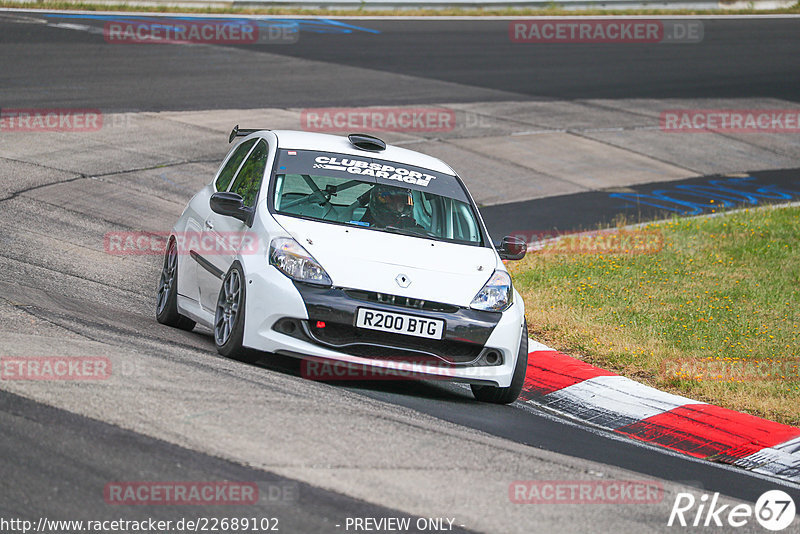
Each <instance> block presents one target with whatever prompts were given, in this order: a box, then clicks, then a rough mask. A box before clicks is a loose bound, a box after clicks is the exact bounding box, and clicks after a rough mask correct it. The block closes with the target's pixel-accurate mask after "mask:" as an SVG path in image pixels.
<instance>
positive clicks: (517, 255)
mask: <svg viewBox="0 0 800 534" xmlns="http://www.w3.org/2000/svg"><path fill="white" fill-rule="evenodd" d="M495 249H496V250H497V253H498V254H499V255H500V259H503V260H521V259H522V258H524V257H525V253H526V252H528V244H527V243H526V242H525V241H524V240H523V239H521V238H519V237H514V236H510V235H507V236H505V237H504V238H503V239H502V241H500V244H499V245H495Z"/></svg>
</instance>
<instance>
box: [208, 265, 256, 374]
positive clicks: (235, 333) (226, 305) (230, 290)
mask: <svg viewBox="0 0 800 534" xmlns="http://www.w3.org/2000/svg"><path fill="white" fill-rule="evenodd" d="M245 299H246V295H245V287H244V272H243V271H242V266H241V265H239V263H238V262H236V263H234V264H233V265H232V266H231V268H230V270H229V271H228V274H226V275H225V278H224V279H223V281H222V287H221V288H220V289H219V297H218V298H217V308H216V313H215V314H214V344H215V345H216V346H217V352H219V353H220V354H222V355H223V356H225V357H228V358H233V359H234V360H240V361H244V362H249V363H252V362H255V361H256V360H258V359H259V354H258V352H257V351H254V350H251V349H248V348H246V347H244V346H243V345H242V343H243V339H244V320H245V317H244V309H245V306H244V305H245Z"/></svg>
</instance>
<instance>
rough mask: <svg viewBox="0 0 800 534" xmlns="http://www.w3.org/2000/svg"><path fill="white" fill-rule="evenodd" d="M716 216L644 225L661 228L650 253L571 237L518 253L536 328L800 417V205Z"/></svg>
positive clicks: (586, 354)
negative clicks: (572, 243)
mask: <svg viewBox="0 0 800 534" xmlns="http://www.w3.org/2000/svg"><path fill="white" fill-rule="evenodd" d="M717 215H718V216H715V217H700V218H674V219H672V220H669V221H666V222H659V223H652V224H649V225H646V226H643V227H642V228H641V229H640V230H643V231H644V232H646V235H647V236H649V237H648V239H650V238H651V237H652V236H653V235H655V236H657V237H658V243H659V247H650V248H651V249H657V250H656V251H652V252H650V253H641V254H633V253H627V254H626V253H594V252H592V250H593V249H592V247H587V245H586V243H584V244H583V245H582V246H579V247H569V246H564V245H563V244H562V245H559V246H557V247H549V248H545V249H543V250H542V251H539V252H532V253H529V254H528V256H527V257H526V258H525V259H524V260H522V261H520V262H516V263H513V264H511V265H510V270H511V274H512V276H513V278H514V283H515V285H516V287H517V289H518V291H519V292H520V293H521V294H522V296H523V298H524V300H525V303H526V308H527V309H526V315H527V318H528V324H529V327H530V332H531V337H533V338H534V339H538V340H540V341H542V342H543V343H545V344H548V345H549V346H552V347H555V348H558V349H559V350H562V351H564V352H566V353H568V354H570V355H573V356H575V357H578V358H580V359H583V360H585V361H588V362H590V363H592V364H594V365H598V366H600V367H603V368H606V369H609V370H612V371H615V372H617V373H619V374H622V375H625V376H628V377H630V378H633V379H635V380H638V381H640V382H644V383H646V384H649V385H651V386H654V387H657V388H659V389H663V390H666V391H670V392H673V393H677V394H680V395H685V396H688V397H690V398H693V399H697V400H702V401H706V402H710V403H713V404H717V405H720V406H724V407H726V408H731V409H734V410H738V411H744V412H747V413H751V414H753V415H758V416H761V417H765V418H768V419H772V420H774V421H779V422H782V423H787V424H792V425H800V402H798V401H800V369H799V367H798V365H799V364H800V313H799V312H798V310H800V207H785V208H774V207H766V208H758V209H749V210H743V211H739V212H731V213H727V214H726V213H718V214H717ZM606 241H607V239H606ZM651 242H652V241H651ZM595 248H597V247H595ZM621 248H622V247H619V249H620V250H621ZM644 248H647V247H644ZM644 248H643V249H644ZM643 249H640V250H643ZM611 252H618V250H613V247H612V249H611Z"/></svg>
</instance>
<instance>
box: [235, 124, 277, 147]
mask: <svg viewBox="0 0 800 534" xmlns="http://www.w3.org/2000/svg"><path fill="white" fill-rule="evenodd" d="M263 131H269V130H268V129H267V128H241V129H240V128H239V125H238V124H237V125H236V126H234V127H233V130H231V135H230V137H228V142H229V143H233V140H234V139H236V138H237V137H244V136H246V135H250V134H251V133H256V132H263Z"/></svg>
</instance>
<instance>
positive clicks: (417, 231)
mask: <svg viewBox="0 0 800 534" xmlns="http://www.w3.org/2000/svg"><path fill="white" fill-rule="evenodd" d="M381 230H386V231H388V232H390V233H393V234H400V235H410V236H412V237H421V234H425V235H426V236H428V237H430V238H432V239H435V240H436V241H444V239H442V238H441V237H439V236H438V235H436V234H434V233H433V232H429V231H427V230H426V229H424V228H398V227H397V226H391V225H390V226H384V227H382V228H381Z"/></svg>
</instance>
